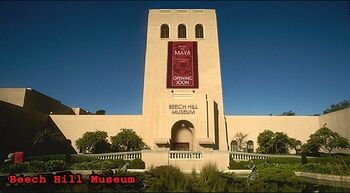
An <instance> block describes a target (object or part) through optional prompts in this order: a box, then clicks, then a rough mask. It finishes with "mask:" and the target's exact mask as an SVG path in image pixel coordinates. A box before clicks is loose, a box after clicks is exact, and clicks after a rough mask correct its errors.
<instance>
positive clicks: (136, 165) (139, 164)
mask: <svg viewBox="0 0 350 193" xmlns="http://www.w3.org/2000/svg"><path fill="white" fill-rule="evenodd" d="M128 168H130V169H145V162H144V161H142V160H141V159H134V160H132V161H131V162H130V165H129V167H128Z"/></svg>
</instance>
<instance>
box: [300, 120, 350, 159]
mask: <svg viewBox="0 0 350 193" xmlns="http://www.w3.org/2000/svg"><path fill="white" fill-rule="evenodd" d="M322 147H323V148H324V149H326V150H327V151H328V154H330V153H331V152H332V150H334V149H343V148H349V147H350V144H349V141H348V140H347V139H346V138H344V137H342V136H340V135H339V134H338V133H337V132H334V131H332V130H331V129H329V128H327V127H322V128H320V129H319V130H317V131H316V132H315V133H313V134H311V135H310V139H308V140H307V145H305V146H304V150H305V151H307V152H310V153H318V152H319V150H320V149H321V148H322Z"/></svg>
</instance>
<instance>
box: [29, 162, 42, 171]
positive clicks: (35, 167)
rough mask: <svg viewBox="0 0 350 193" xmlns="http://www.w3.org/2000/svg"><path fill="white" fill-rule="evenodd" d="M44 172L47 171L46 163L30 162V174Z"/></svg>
mask: <svg viewBox="0 0 350 193" xmlns="http://www.w3.org/2000/svg"><path fill="white" fill-rule="evenodd" d="M44 171H45V162H43V161H38V160H34V161H31V162H29V164H28V172H31V173H38V172H44Z"/></svg>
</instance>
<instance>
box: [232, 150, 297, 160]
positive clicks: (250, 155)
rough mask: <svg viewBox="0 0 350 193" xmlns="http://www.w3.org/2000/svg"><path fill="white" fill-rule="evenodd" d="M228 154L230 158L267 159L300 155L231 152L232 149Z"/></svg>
mask: <svg viewBox="0 0 350 193" xmlns="http://www.w3.org/2000/svg"><path fill="white" fill-rule="evenodd" d="M229 154H230V158H232V159H233V160H252V159H268V158H271V157H289V158H300V156H297V155H273V154H260V153H247V152H233V151H230V152H229Z"/></svg>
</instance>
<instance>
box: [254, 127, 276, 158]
mask: <svg viewBox="0 0 350 193" xmlns="http://www.w3.org/2000/svg"><path fill="white" fill-rule="evenodd" d="M274 136H275V134H274V133H273V132H272V131H270V130H264V131H263V132H262V133H260V134H259V136H258V145H259V147H258V149H257V151H258V152H259V153H271V152H275V148H274V144H273V138H274Z"/></svg>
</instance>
